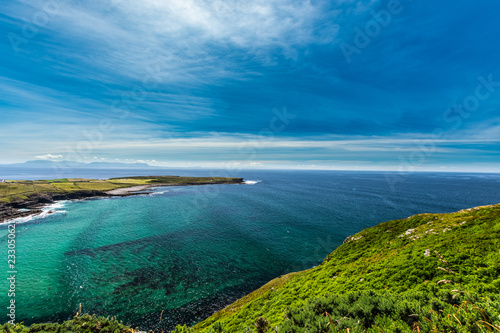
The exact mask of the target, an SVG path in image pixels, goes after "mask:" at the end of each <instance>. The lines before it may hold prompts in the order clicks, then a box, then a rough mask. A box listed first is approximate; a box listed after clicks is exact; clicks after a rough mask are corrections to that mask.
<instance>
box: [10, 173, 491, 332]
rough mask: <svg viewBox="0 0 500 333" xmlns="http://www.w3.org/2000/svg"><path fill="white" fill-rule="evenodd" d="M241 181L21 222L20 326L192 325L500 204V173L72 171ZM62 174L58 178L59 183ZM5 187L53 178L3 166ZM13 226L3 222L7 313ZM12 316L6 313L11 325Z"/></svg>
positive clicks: (77, 205) (62, 205) (62, 207)
mask: <svg viewBox="0 0 500 333" xmlns="http://www.w3.org/2000/svg"><path fill="white" fill-rule="evenodd" d="M148 174H154V175H158V174H174V175H186V176H212V175H220V176H234V177H244V178H245V180H247V181H248V182H247V184H245V185H210V186H188V187H163V188H161V187H159V188H156V189H154V192H153V193H151V194H144V195H139V196H132V197H125V198H110V199H91V200H85V201H66V202H59V203H57V204H56V205H53V206H52V207H50V208H47V209H46V210H47V212H48V211H49V210H51V211H55V213H54V214H46V215H45V216H44V217H43V218H38V219H31V220H25V221H24V222H22V223H18V224H17V226H16V269H17V274H16V316H17V318H16V321H17V322H21V321H24V322H25V323H26V324H30V323H35V322H45V321H54V320H58V321H62V320H66V319H70V318H71V317H72V316H73V315H74V314H75V312H76V311H77V309H78V307H79V304H81V306H82V310H83V311H84V312H88V313H93V314H99V315H104V316H116V317H117V318H118V319H120V320H123V321H124V322H125V323H127V324H130V325H132V326H133V327H138V328H141V329H153V330H168V329H172V328H173V327H174V326H175V324H193V323H196V322H197V321H200V320H202V319H204V318H206V317H208V316H209V315H210V314H212V313H214V312H215V311H217V310H219V309H221V308H223V307H224V306H226V305H228V304H230V303H231V302H233V301H235V300H237V299H238V298H240V297H242V296H244V295H245V294H247V293H249V292H251V291H252V290H255V289H256V288H258V287H260V286H261V285H263V284H264V283H266V282H268V281H269V280H271V279H273V278H275V277H278V276H280V275H283V274H286V273H289V272H292V271H299V270H304V269H307V268H310V267H313V266H316V265H318V264H320V263H321V261H322V260H323V259H324V258H325V256H326V255H327V254H328V253H330V252H332V251H333V250H334V249H335V248H336V247H337V246H339V245H340V244H342V242H343V240H344V239H345V238H346V237H348V236H349V235H352V234H354V233H357V232H359V231H361V230H362V229H364V228H368V227H371V226H374V225H376V224H378V223H380V222H383V221H388V220H393V219H400V218H405V217H408V216H411V215H414V214H418V213H440V212H442V213H446V212H453V211H457V210H460V209H463V208H469V207H474V206H479V205H487V204H495V203H500V192H499V191H498V188H500V174H464V173H406V174H399V173H382V172H341V171H265V170H240V171H238V172H233V173H229V174H228V173H227V172H225V171H217V170H192V169H184V170H165V169H162V170H154V169H148V170H72V171H71V172H70V173H68V174H67V175H64V176H66V177H76V176H77V177H86V178H107V177H113V176H115V177H116V176H125V175H148ZM59 176H60V175H59ZM0 178H2V179H43V178H55V175H54V174H52V173H51V171H50V170H42V169H41V170H23V171H20V170H6V169H0ZM7 235H8V230H7V227H6V225H2V226H0V248H1V249H3V250H1V251H3V253H4V262H5V264H4V265H3V267H4V273H3V275H4V276H5V278H2V281H3V282H2V284H0V286H1V288H2V290H3V291H2V290H0V305H1V307H2V308H4V309H5V308H6V307H7V306H8V303H7V302H8V301H9V299H8V298H7V290H8V288H9V285H8V281H7V279H6V278H7V277H8V276H7V271H8V267H7V239H8V238H7ZM5 318H7V317H4V321H6V320H7V319H5Z"/></svg>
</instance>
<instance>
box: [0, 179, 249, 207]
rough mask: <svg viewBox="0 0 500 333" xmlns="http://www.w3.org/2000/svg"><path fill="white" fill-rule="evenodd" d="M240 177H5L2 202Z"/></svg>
mask: <svg viewBox="0 0 500 333" xmlns="http://www.w3.org/2000/svg"><path fill="white" fill-rule="evenodd" d="M241 181H242V179H241V178H227V177H179V176H137V177H122V178H111V179H105V180H100V179H83V178H63V179H51V180H6V181H5V182H4V183H0V202H5V203H11V202H14V201H22V200H28V199H29V198H30V197H32V196H33V195H36V194H40V193H48V194H65V193H71V192H77V191H101V192H105V191H111V190H116V189H119V188H127V187H132V186H138V185H148V186H150V185H151V186H153V185H160V184H164V185H202V184H212V183H213V184H220V183H235V182H241Z"/></svg>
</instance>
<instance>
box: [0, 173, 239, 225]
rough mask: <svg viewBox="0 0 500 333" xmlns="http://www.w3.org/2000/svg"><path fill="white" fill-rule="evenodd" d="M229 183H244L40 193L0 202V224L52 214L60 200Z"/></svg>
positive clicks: (163, 185)
mask: <svg viewBox="0 0 500 333" xmlns="http://www.w3.org/2000/svg"><path fill="white" fill-rule="evenodd" d="M231 184H245V182H244V181H243V180H241V181H239V182H229V181H210V182H200V183H157V184H147V185H136V186H130V187H123V188H118V189H114V190H110V191H97V190H82V191H75V192H70V193H65V194H50V193H40V194H39V195H36V196H33V198H30V199H28V200H24V201H21V202H13V203H0V225H3V224H9V223H23V222H16V221H15V220H17V219H22V218H26V219H28V218H29V219H30V220H31V219H32V218H36V217H37V216H40V215H43V217H46V216H50V215H53V214H54V213H56V212H57V211H54V212H52V211H50V210H49V212H47V213H45V211H44V209H47V208H48V207H50V206H51V205H54V204H56V203H57V202H60V201H74V200H87V199H103V198H114V197H127V196H133V195H143V194H150V193H152V192H144V191H145V190H147V189H149V188H155V187H166V186H198V185H200V186H201V185H231ZM28 221H29V220H28ZM25 222H27V221H25Z"/></svg>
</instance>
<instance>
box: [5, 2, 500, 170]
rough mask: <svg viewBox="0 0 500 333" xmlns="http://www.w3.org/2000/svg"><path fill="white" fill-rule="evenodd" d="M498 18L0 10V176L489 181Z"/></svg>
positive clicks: (330, 6)
mask: <svg viewBox="0 0 500 333" xmlns="http://www.w3.org/2000/svg"><path fill="white" fill-rule="evenodd" d="M499 15H500V3H499V2H498V1H493V0H488V1H482V2H480V3H477V2H473V1H448V0H444V1H439V2H430V1H407V0H401V1H397V0H390V1H377V0H372V1H350V0H329V1H316V0H310V1H274V0H268V1H260V0H256V1H251V2H236V1H202V0H201V1H194V0H192V1H191V0H170V1H158V0H143V1H140V2H138V1H132V0H109V1H106V0H101V1H97V0H95V1H94V0H90V1H62V0H43V1H42V0H41V1H4V2H2V3H0V29H1V31H2V33H1V35H2V38H0V43H1V48H2V53H1V54H0V115H1V118H0V119H1V122H2V131H1V132H0V140H1V142H2V144H1V145H0V156H1V158H0V163H12V162H23V161H26V160H32V159H51V160H77V161H97V160H99V161H122V162H133V161H146V162H148V163H150V164H153V165H163V166H175V167H179V166H207V167H227V166H240V167H256V168H267V167H269V168H312V169H314V168H320V169H349V170H352V169H364V170H402V171H413V170H443V171H460V170H468V171H495V172H498V171H500V156H499V151H500V115H499V106H500V43H498V36H500V25H499V24H498V23H497V21H498V19H497V18H498V16H499Z"/></svg>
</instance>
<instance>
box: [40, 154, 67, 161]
mask: <svg viewBox="0 0 500 333" xmlns="http://www.w3.org/2000/svg"><path fill="white" fill-rule="evenodd" d="M61 158H63V156H62V155H52V154H46V155H38V156H35V159H37V160H50V161H53V160H59V159H61Z"/></svg>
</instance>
